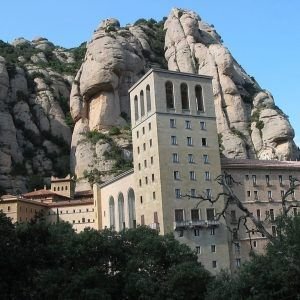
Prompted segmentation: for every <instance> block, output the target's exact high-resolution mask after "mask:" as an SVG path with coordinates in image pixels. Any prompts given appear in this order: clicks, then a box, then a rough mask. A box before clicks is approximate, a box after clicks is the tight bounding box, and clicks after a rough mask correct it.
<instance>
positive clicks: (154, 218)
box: [153, 211, 158, 223]
mask: <svg viewBox="0 0 300 300" xmlns="http://www.w3.org/2000/svg"><path fill="white" fill-rule="evenodd" d="M153 222H154V223H158V214H157V212H156V211H155V212H154V213H153Z"/></svg>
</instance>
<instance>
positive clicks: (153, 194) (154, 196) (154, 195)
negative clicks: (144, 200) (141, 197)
mask: <svg viewBox="0 0 300 300" xmlns="http://www.w3.org/2000/svg"><path fill="white" fill-rule="evenodd" d="M152 198H153V200H155V199H156V194H155V192H153V193H152Z"/></svg>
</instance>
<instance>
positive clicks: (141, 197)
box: [140, 196, 143, 204]
mask: <svg viewBox="0 0 300 300" xmlns="http://www.w3.org/2000/svg"><path fill="white" fill-rule="evenodd" d="M140 202H141V204H142V203H143V196H140Z"/></svg>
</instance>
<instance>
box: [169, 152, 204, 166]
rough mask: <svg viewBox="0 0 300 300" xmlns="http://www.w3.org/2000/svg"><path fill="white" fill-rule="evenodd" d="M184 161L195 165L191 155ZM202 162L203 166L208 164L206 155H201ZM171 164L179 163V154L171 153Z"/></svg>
mask: <svg viewBox="0 0 300 300" xmlns="http://www.w3.org/2000/svg"><path fill="white" fill-rule="evenodd" d="M186 161H187V162H188V163H189V164H195V163H196V160H195V157H194V155H193V154H192V153H189V154H188V155H187V157H186ZM202 161H203V163H204V164H208V163H209V160H208V154H203V155H202ZM172 162H173V163H179V162H180V158H179V154H178V153H177V152H174V153H172Z"/></svg>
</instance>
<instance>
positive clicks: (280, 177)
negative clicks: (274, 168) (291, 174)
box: [278, 175, 282, 185]
mask: <svg viewBox="0 0 300 300" xmlns="http://www.w3.org/2000/svg"><path fill="white" fill-rule="evenodd" d="M278 180H279V184H280V185H282V175H279V176H278Z"/></svg>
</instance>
